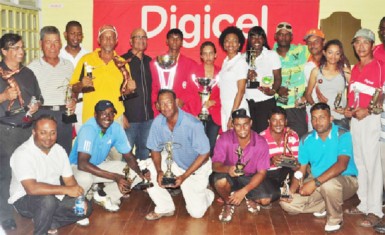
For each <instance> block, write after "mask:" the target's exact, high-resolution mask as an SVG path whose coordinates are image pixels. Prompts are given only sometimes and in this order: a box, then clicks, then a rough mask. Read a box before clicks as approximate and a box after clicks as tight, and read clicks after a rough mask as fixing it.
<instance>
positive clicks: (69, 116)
mask: <svg viewBox="0 0 385 235" xmlns="http://www.w3.org/2000/svg"><path fill="white" fill-rule="evenodd" d="M71 102H72V86H71V85H67V89H66V95H65V103H66V105H69V104H70V103H71ZM61 118H62V122H64V123H67V124H68V123H75V122H77V121H78V120H77V118H76V114H75V113H72V112H71V110H70V109H69V108H67V110H66V111H65V113H63V114H62V116H61Z"/></svg>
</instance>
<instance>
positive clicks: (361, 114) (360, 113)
mask: <svg viewBox="0 0 385 235" xmlns="http://www.w3.org/2000/svg"><path fill="white" fill-rule="evenodd" d="M367 116H369V111H368V109H367V108H357V109H356V110H355V112H354V113H353V117H355V118H357V119H358V120H362V119H364V118H366V117H367Z"/></svg>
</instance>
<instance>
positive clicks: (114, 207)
mask: <svg viewBox="0 0 385 235" xmlns="http://www.w3.org/2000/svg"><path fill="white" fill-rule="evenodd" d="M94 201H95V202H96V203H97V204H99V205H101V206H103V207H104V209H106V210H108V211H111V212H116V211H118V210H119V209H120V208H119V204H118V203H113V202H112V201H111V198H109V197H101V196H100V195H99V193H98V192H97V191H96V192H95V193H94Z"/></svg>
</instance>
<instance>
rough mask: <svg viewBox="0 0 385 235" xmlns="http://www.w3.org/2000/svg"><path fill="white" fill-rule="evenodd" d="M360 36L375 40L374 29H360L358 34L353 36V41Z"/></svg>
mask: <svg viewBox="0 0 385 235" xmlns="http://www.w3.org/2000/svg"><path fill="white" fill-rule="evenodd" d="M358 37H364V38H366V39H369V40H370V41H372V42H374V41H375V36H374V33H373V31H371V30H370V29H359V30H358V31H357V32H356V34H355V35H354V37H353V41H354V39H356V38H358Z"/></svg>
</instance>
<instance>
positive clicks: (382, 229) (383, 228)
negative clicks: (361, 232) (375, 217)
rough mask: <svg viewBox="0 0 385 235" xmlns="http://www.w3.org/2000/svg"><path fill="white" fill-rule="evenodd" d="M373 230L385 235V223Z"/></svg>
mask: <svg viewBox="0 0 385 235" xmlns="http://www.w3.org/2000/svg"><path fill="white" fill-rule="evenodd" d="M373 229H374V230H375V231H376V232H378V233H385V223H384V222H382V223H379V224H377V225H376V226H374V227H373Z"/></svg>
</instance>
